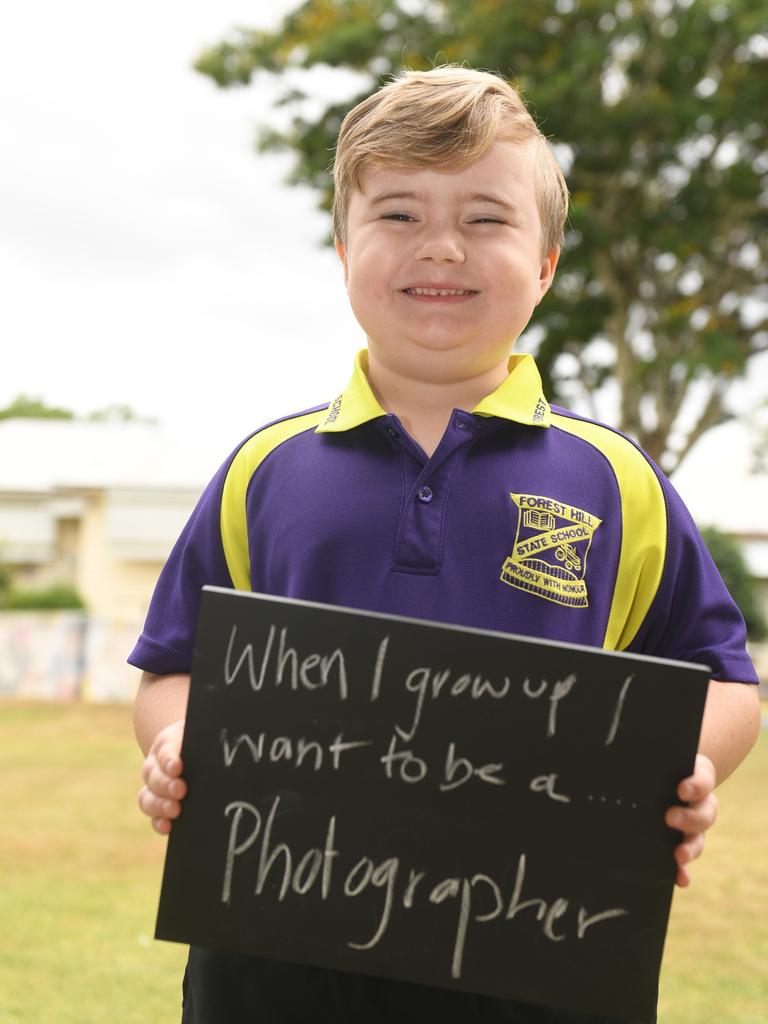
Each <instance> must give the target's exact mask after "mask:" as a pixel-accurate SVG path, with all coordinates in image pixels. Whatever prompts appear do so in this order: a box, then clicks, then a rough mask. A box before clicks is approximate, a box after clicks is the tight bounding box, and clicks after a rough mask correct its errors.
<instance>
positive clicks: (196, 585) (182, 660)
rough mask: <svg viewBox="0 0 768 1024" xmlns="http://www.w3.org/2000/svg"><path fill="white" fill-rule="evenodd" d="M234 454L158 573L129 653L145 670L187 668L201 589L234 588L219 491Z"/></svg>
mask: <svg viewBox="0 0 768 1024" xmlns="http://www.w3.org/2000/svg"><path fill="white" fill-rule="evenodd" d="M233 457H234V455H233V456H230V458H229V459H227V461H226V462H225V463H224V465H223V466H222V467H221V469H220V470H219V471H218V473H217V474H216V476H215V477H214V478H213V480H211V482H210V484H209V485H208V486H207V487H206V489H205V491H204V492H203V494H202V496H201V498H200V500H199V501H198V503H197V505H196V507H195V510H194V511H193V513H192V515H191V516H190V518H189V521H188V522H187V524H186V526H185V527H184V529H183V531H182V533H181V536H180V537H179V539H178V540H177V541H176V544H175V545H174V547H173V550H172V551H171V554H170V556H169V557H168V560H167V562H166V563H165V565H164V567H163V570H162V572H161V573H160V577H159V579H158V581H157V585H156V586H155V590H154V593H153V595H152V600H151V602H150V606H149V612H148V614H147V619H146V622H145V624H144V629H143V631H142V634H141V636H140V637H139V640H138V642H137V644H136V646H135V647H134V649H133V651H132V652H131V654H130V656H129V657H128V662H129V664H131V665H134V666H135V667H136V668H140V669H143V670H144V671H145V672H151V673H153V674H156V675H169V674H171V673H175V672H189V671H190V669H191V666H192V652H193V647H194V637H195V628H196V626H197V616H198V611H199V607H200V592H201V590H202V588H203V587H204V586H205V585H206V584H210V585H213V586H218V587H233V583H232V578H231V576H230V573H229V569H228V567H227V562H226V558H225V556H224V548H223V544H222V539H221V496H222V490H223V487H224V481H225V479H226V476H227V472H228V470H229V466H230V464H231V462H232V458H233Z"/></svg>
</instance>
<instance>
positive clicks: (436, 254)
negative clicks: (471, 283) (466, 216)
mask: <svg viewBox="0 0 768 1024" xmlns="http://www.w3.org/2000/svg"><path fill="white" fill-rule="evenodd" d="M415 255H416V259H419V260H434V262H435V263H463V262H464V258H465V256H464V245H463V243H462V240H461V237H460V236H459V233H458V232H457V231H455V230H453V229H452V228H451V227H450V226H448V225H443V226H437V225H436V226H434V227H430V228H428V229H427V230H425V232H424V233H423V235H422V236H421V238H420V239H419V243H418V245H417V247H416V254H415Z"/></svg>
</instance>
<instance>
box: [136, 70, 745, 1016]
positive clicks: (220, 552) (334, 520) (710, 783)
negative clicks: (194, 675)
mask: <svg viewBox="0 0 768 1024" xmlns="http://www.w3.org/2000/svg"><path fill="white" fill-rule="evenodd" d="M334 176H335V186H336V194H335V204H334V228H335V235H336V250H337V252H338V255H339V257H340V259H341V262H342V264H343V267H344V279H345V282H346V287H347V291H348V294H349V299H350V302H351V304H352V308H353V310H354V313H355V315H356V317H357V319H358V321H359V323H360V325H361V327H362V328H363V330H364V331H365V334H366V336H367V351H364V352H362V353H361V354H360V355H359V356H358V359H357V362H356V364H355V370H354V374H353V376H352V379H351V381H350V382H349V384H348V385H347V387H346V389H345V390H344V391H343V392H342V394H341V395H340V396H339V397H338V398H337V399H336V400H335V401H333V402H331V403H330V404H329V405H323V406H319V407H317V408H315V409H311V410H309V411H307V412H302V413H298V414H293V415H289V416H287V417H286V418H285V419H282V420H280V421H278V422H277V423H274V424H271V425H268V426H266V427H264V428H262V429H261V430H259V431H257V432H256V433H255V434H253V435H252V436H251V437H250V438H248V439H247V440H246V441H245V442H244V443H243V444H242V445H241V446H240V447H239V448H238V449H237V450H236V451H235V452H234V453H233V455H232V456H230V458H229V459H228V460H227V461H226V463H225V464H224V465H223V466H222V468H221V470H220V471H219V473H218V474H217V476H216V477H215V478H214V480H213V481H212V482H211V484H210V485H209V486H208V488H207V489H206V491H205V493H204V494H203V496H202V498H201V500H200V503H199V504H198V506H197V508H196V509H195V511H194V513H193V514H192V517H191V519H190V521H189V523H188V524H187V526H186V528H185V530H184V532H183V534H182V536H181V537H180V539H179V541H178V543H177V545H176V547H175V548H174V550H173V552H172V554H171V556H170V558H169V560H168V563H167V564H166V566H165V568H164V570H163V573H162V575H161V577H160V580H159V582H158V584H157V589H156V591H155V595H154V598H153V601H152V605H151V607H150V611H149V615H148V618H147V623H146V626H145V630H144V633H143V634H142V636H141V638H140V640H139V642H138V644H137V646H136V648H135V650H134V652H133V654H132V655H131V658H130V661H131V663H132V664H134V665H136V666H138V667H139V668H142V669H144V670H145V675H144V677H143V679H142V682H141V686H140V689H139V693H138V697H137V700H136V714H135V721H136V732H137V736H138V739H139V742H140V744H141V747H142V749H143V750H144V752H145V754H146V755H147V756H146V760H145V762H144V769H143V778H144V782H145V786H144V788H143V789H142V791H141V793H140V796H139V803H140V806H141V808H142V810H143V811H144V812H145V813H146V814H147V815H149V816H150V817H151V819H152V824H153V826H154V827H155V829H156V830H157V831H158V832H160V833H163V834H167V833H168V832H169V831H170V828H171V823H172V821H173V819H174V818H176V817H177V816H178V814H179V813H180V811H181V801H182V800H183V797H184V795H185V792H186V784H185V783H184V781H183V779H182V777H181V776H182V764H181V759H180V749H181V738H182V730H183V718H184V712H185V707H186V700H187V694H188V687H189V675H188V673H189V670H190V664H191V660H192V642H193V632H194V628H195V621H196V614H197V608H198V602H199V592H200V588H201V587H202V586H203V585H204V584H206V583H210V584H216V585H219V586H225V587H236V588H238V589H243V590H250V589H253V590H256V591H260V592H263V593H268V594H279V595H284V596H288V597H295V598H304V599H308V600H316V601H322V602H328V603H332V604H341V605H347V606H353V607H358V608H363V609H370V610H374V611H382V612H392V613H398V614H405V615H413V616H417V617H422V618H426V619H434V620H441V621H445V622H451V623H456V624H461V625H466V626H480V627H486V628H490V629H496V630H506V631H508V632H511V633H523V634H529V635H531V636H536V637H549V638H552V639H556V640H565V641H572V642H576V643H583V644H591V645H594V646H598V647H605V648H609V649H621V650H628V651H637V652H642V653H646V654H653V655H658V656H662V657H669V658H676V659H679V660H684V661H693V662H701V663H705V664H707V665H709V666H711V667H712V669H713V681H712V682H711V683H710V690H709V695H708V699H707V705H706V711H705V716H704V724H703V729H702V734H701V743H700V752H699V755H698V757H697V762H696V767H695V771H694V774H693V775H692V776H691V777H690V778H688V779H685V780H683V781H682V782H681V784H680V787H679V796H680V798H681V800H684V801H687V802H688V807H675V808H670V809H669V811H668V812H667V816H666V821H667V824H668V825H670V826H672V827H675V828H679V829H680V830H681V831H682V832H683V833H684V841H683V842H682V843H681V844H680V845H679V846H678V847H677V849H676V852H675V857H676V860H677V864H678V869H677V882H678V884H679V885H683V886H684V885H687V884H688V882H689V875H688V867H687V865H688V862H689V861H691V860H692V859H693V858H695V857H697V856H698V855H699V854H700V853H701V850H702V846H703V842H704V834H705V832H706V830H707V828H708V827H709V826H710V825H711V824H712V823H713V821H714V818H715V809H716V800H715V796H714V794H713V792H712V790H713V788H714V786H715V784H716V783H717V782H720V781H722V780H723V779H724V778H725V777H726V776H727V775H729V774H730V772H732V771H733V769H734V768H735V767H736V766H737V765H738V764H739V762H740V761H741V760H742V758H743V757H744V756H745V755H746V753H747V751H748V750H749V749H750V747H751V746H752V744H753V743H754V741H755V738H756V735H757V728H758V712H757V709H758V704H757V698H756V688H755V687H754V686H750V685H743V684H752V683H754V682H755V681H756V679H755V674H754V670H753V668H752V665H751V663H750V661H749V658H748V656H747V654H746V652H745V649H744V642H745V634H744V625H743V621H742V619H741V616H740V615H739V612H738V610H737V609H736V607H735V605H734V604H733V602H732V601H731V599H730V597H729V595H728V593H727V591H726V589H725V587H724V585H723V583H722V581H721V580H720V577H719V576H718V574H717V571H716V570H715V568H714V566H713V564H712V562H711V559H710V558H709V555H708V554H707V552H706V550H705V548H704V546H703V544H702V542H701V539H700V538H699V535H698V533H697V532H696V529H695V527H694V526H693V523H692V522H691V520H690V517H689V515H688V513H687V511H686V510H685V508H684V507H683V505H682V503H681V501H680V499H679V498H678V497H677V495H676V494H675V492H674V491H673V490H672V488H671V486H670V484H669V483H668V482H667V481H666V480H665V479H664V477H663V476H662V475H661V474H660V473H659V471H658V470H657V469H656V468H655V467H654V466H653V465H652V464H651V463H650V462H649V460H648V459H647V458H646V457H645V456H644V455H643V454H642V453H641V452H640V451H639V450H638V449H637V448H636V447H635V446H634V445H633V444H632V443H631V442H630V441H628V440H627V439H626V438H624V437H623V436H621V435H619V434H617V433H616V432H615V431H613V430H611V429H609V428H607V427H604V426H601V425H599V424H595V423H592V422H589V421H586V420H584V419H581V418H579V417H576V416H574V415H572V414H571V413H568V412H566V411H564V410H560V409H554V408H552V407H550V405H549V404H548V403H547V400H546V398H545V397H544V395H543V394H542V393H541V382H540V379H539V376H538V373H537V371H536V367H535V365H534V363H533V360H532V359H531V358H530V357H529V356H526V355H511V350H512V347H513V345H514V342H515V340H516V339H517V337H518V335H519V334H520V333H521V331H522V330H523V329H524V328H525V326H526V324H527V323H528V321H529V319H530V317H531V314H532V312H533V310H534V308H535V307H536V306H537V305H538V303H539V302H540V301H541V299H542V298H543V297H544V295H545V293H546V292H547V290H548V288H549V287H550V285H551V283H552V279H553V276H554V273H555V268H556V266H557V261H558V256H559V252H560V245H561V242H562V235H563V225H564V222H565V218H566V215H567V206H568V192H567V187H566V185H565V181H564V179H563V176H562V174H561V172H560V171H559V169H558V167H557V164H556V163H555V161H554V159H553V157H552V155H551V153H550V151H549V149H548V146H547V144H546V141H545V139H544V138H543V136H542V135H541V133H540V132H539V130H538V129H537V127H536V125H535V124H534V122H533V120H532V119H531V117H530V115H529V114H528V113H527V111H526V110H525V107H524V105H523V103H522V100H521V99H520V97H519V95H518V94H517V93H516V92H515V91H514V89H512V87H511V86H509V85H508V84H507V83H506V82H504V81H503V80H502V79H500V78H498V77H496V76H495V75H491V74H487V73H483V72H477V71H468V70H464V69H460V68H453V67H448V68H438V69H435V70H433V71H430V72H427V73H413V72H409V73H405V74H403V75H401V76H400V77H399V78H398V79H397V80H395V81H393V82H392V83H390V84H389V85H387V86H385V87H384V88H383V89H381V90H380V91H379V92H377V93H376V94H375V95H373V96H372V97H369V98H368V99H367V100H365V101H364V102H363V103H361V104H359V106H357V107H356V108H355V109H354V110H352V111H351V112H350V113H349V114H348V116H347V117H346V119H345V121H344V123H343V125H342V127H341V132H340V134H339V140H338V147H337V152H336V160H335V170H334ZM531 512H533V513H535V517H538V518H537V519H536V522H537V523H539V526H541V527H543V528H544V529H549V530H552V529H554V527H555V526H563V525H567V524H568V521H569V519H568V517H569V516H570V517H571V520H573V519H574V518H575V519H576V520H578V521H580V522H581V523H584V522H586V523H588V524H590V528H589V530H588V531H586V533H587V534H588V537H586V538H583V539H581V540H574V542H573V543H568V544H561V545H560V546H559V547H551V548H549V549H546V550H544V551H539V552H538V553H537V554H536V555H532V554H530V553H527V552H526V549H525V547H524V546H520V545H518V544H517V543H516V536H518V533H517V531H518V527H519V524H520V522H523V517H524V516H529V518H530V513H531ZM545 520H546V522H545ZM525 521H526V522H527V520H525ZM531 521H533V520H531ZM582 532H584V531H582ZM587 552H589V561H588V564H587ZM740 684H741V685H740ZM659 710H660V713H662V714H663V709H661V708H660V709H659ZM184 993H185V998H184V1011H183V1021H184V1022H186V1024H193V1022H194V1024H203V1022H204V1024H235V1022H241V1021H243V1022H245V1021H248V1022H250V1021H255V1020H257V1019H259V1020H261V1019H263V1020H266V1021H275V1022H280V1024H284V1022H288V1021H297V1022H298V1021H308V1022H309V1021H311V1022H317V1021H325V1020H334V1021H347V1020H349V1021H352V1020H354V1021H364V1022H370V1021H376V1020H390V1021H411V1020H412V1021H424V1020H429V1019H432V1017H433V1016H436V1015H439V1019H441V1021H443V1022H445V1021H462V1022H467V1024H468V1022H470V1021H479V1020H483V1021H486V1020H487V1021H526V1022H539V1021H558V1022H566V1021H573V1022H575V1021H582V1022H584V1021H588V1020H593V1021H596V1020H597V1019H598V1018H588V1017H585V1016H584V1015H581V1014H568V1013H565V1012H562V1011H554V1010H547V1009H545V1008H542V1007H533V1006H524V1005H522V1004H519V1003H514V1002H507V1001H504V1000H498V999H487V998H482V997H479V996H474V995H467V994H465V993H455V992H448V991H443V990H439V989H432V988H428V987H426V986H418V985H410V984H406V983H399V982H391V981H385V980H381V979H375V978H367V977H363V976H358V975H352V974H348V973H343V972H334V971H327V970H321V969H319V968H309V967H300V966H297V965H287V964H281V963H277V962H271V961H267V960H261V959H256V958H250V957H244V956H239V955H232V954H224V953H217V952H213V951H208V950H203V949H195V948H193V949H192V950H191V951H190V959H189V964H188V967H187V973H186V976H185V980H184ZM600 1019H602V1018H600Z"/></svg>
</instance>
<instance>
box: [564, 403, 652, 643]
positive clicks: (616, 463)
mask: <svg viewBox="0 0 768 1024" xmlns="http://www.w3.org/2000/svg"><path fill="white" fill-rule="evenodd" d="M552 426H553V427H559V428H560V429H561V430H564V431H566V432H567V433H569V434H574V435H575V436H576V437H580V438H582V440H584V441H586V442H587V443H588V444H591V445H592V446H593V447H594V448H597V450H598V451H600V452H602V454H603V455H604V456H605V458H606V459H607V460H608V462H609V463H610V465H611V467H612V468H613V472H614V474H615V475H616V480H617V482H618V486H619V495H620V498H621V516H622V528H621V552H620V555H619V567H618V571H617V574H616V585H615V587H614V592H613V600H612V601H611V611H610V615H609V617H608V625H607V627H606V631H605V637H604V639H603V647H604V648H605V649H606V650H609V651H616V650H618V651H623V650H625V649H626V648H627V647H628V646H629V645H630V643H631V642H632V640H633V639H634V637H635V635H636V634H637V631H638V630H639V628H640V626H641V625H642V623H643V620H644V619H645V616H646V615H647V614H648V610H649V608H650V607H651V602H652V601H653V599H654V597H655V596H656V592H657V590H658V588H659V584H660V583H661V576H662V572H663V570H664V559H665V558H666V551H667V510H666V504H665V502H664V494H663V492H662V489H661V484H660V483H659V480H658V477H657V476H656V474H655V473H654V471H653V469H652V468H651V466H650V465H649V463H648V461H647V459H646V458H645V456H644V455H643V454H642V452H640V451H638V449H637V448H635V446H634V445H633V444H632V443H631V442H629V441H628V440H627V439H626V438H624V437H622V436H621V435H620V434H617V433H616V432H615V431H613V430H610V429H609V428H608V427H602V426H599V425H598V424H596V423H586V422H584V421H583V420H576V419H571V418H570V417H568V416H561V415H559V414H558V413H553V414H552Z"/></svg>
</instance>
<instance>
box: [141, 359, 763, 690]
mask: <svg viewBox="0 0 768 1024" xmlns="http://www.w3.org/2000/svg"><path fill="white" fill-rule="evenodd" d="M366 368H367V354H366V353H365V352H362V353H360V354H359V355H358V358H357V360H356V364H355V370H354V373H353V376H352V379H351V380H350V382H349V384H348V385H347V387H346V388H345V390H344V391H343V392H342V393H341V395H339V397H338V398H336V399H335V400H334V401H333V402H331V403H330V404H329V405H323V406H319V407H317V408H316V409H311V410H308V411H305V412H301V413H297V414H295V415H291V416H288V417H286V418H285V419H282V420H279V421H277V422H276V423H272V424H269V425H267V426H265V427H263V428H262V429H260V430H258V431H256V433H254V434H252V435H251V436H250V437H249V438H247V439H246V440H245V441H244V442H243V444H241V445H240V446H239V447H238V448H237V449H236V450H235V452H233V454H232V455H231V456H230V457H229V458H228V459H227V460H226V462H225V463H224V465H223V466H222V467H221V469H220V470H219V472H218V473H217V474H216V476H215V477H214V478H213V480H212V481H211V483H210V484H209V485H208V487H207V488H206V490H205V492H204V493H203V495H202V497H201V499H200V501H199V503H198V505H197V507H196V509H195V510H194V512H193V513H192V516H191V518H190V520H189V522H188V523H187V525H186V527H185V529H184V531H183V533H182V534H181V536H180V538H179V540H178V542H177V543H176V545H175V547H174V549H173V551H172V552H171V555H170V557H169V559H168V561H167V563H166V565H165V567H164V569H163V571H162V573H161V575H160V579H159V581H158V584H157V587H156V590H155V593H154V596H153V599H152V603H151V605H150V609H149V614H148V616H147V621H146V625H145V628H144V631H143V633H142V635H141V637H140V639H139V641H138V643H137V645H136V647H135V649H134V650H133V652H132V654H131V656H130V658H129V661H130V662H131V664H133V665H135V666H137V667H139V668H142V669H144V670H146V671H148V672H151V673H157V674H161V675H162V674H167V673H173V672H188V671H189V669H190V666H191V661H192V649H193V638H194V630H195V624H196V620H197V611H198V605H199V597H200V588H201V587H202V586H203V585H204V584H214V585H217V586H222V587H235V588H237V589H241V590H254V591H259V592H261V593H264V594H274V595H280V596H284V597H293V598H301V599H304V600H310V601H320V602H325V603H329V604H338V605H346V606H349V607H353V608H361V609H366V610H371V611H379V612H389V613H395V614H399V615H410V616H415V617H417V618H424V619H432V620H437V621H441V622H447V623H455V624H458V625H463V626H475V627H481V628H486V629H493V630H503V631H506V632H509V633H517V634H524V635H528V636H533V637H542V638H549V639H554V640H563V641H569V642H573V643H580V644H587V645H590V646H595V647H604V648H607V649H613V650H629V651H635V652H640V653H645V654H652V655H657V656H659V657H667V658H674V659H679V660H681V661H691V662H696V663H699V664H705V665H708V666H709V667H710V668H711V669H712V675H713V677H714V678H715V679H722V680H736V681H742V682H756V681H757V680H756V676H755V672H754V668H753V666H752V664H751V661H750V659H749V657H748V655H747V653H746V650H745V640H746V634H745V628H744V622H743V619H742V617H741V615H740V613H739V611H738V609H737V607H736V606H735V604H734V602H733V601H732V599H731V597H730V595H729V594H728V592H727V590H726V588H725V585H724V584H723V582H722V579H721V578H720V576H719V574H718V572H717V569H716V568H715V566H714V564H713V562H712V560H711V558H710V556H709V553H708V552H707V550H706V548H705V546H704V544H703V542H702V540H701V538H700V536H699V533H698V531H697V529H696V527H695V526H694V524H693V522H692V520H691V517H690V515H689V513H688V511H687V509H686V508H685V506H684V505H683V503H682V501H681V500H680V498H679V497H678V495H677V494H676V492H675V491H674V489H673V488H672V486H671V484H670V483H669V481H668V480H667V479H666V478H665V477H664V476H663V474H662V473H661V472H660V471H659V470H658V469H657V468H656V467H655V466H654V465H653V463H652V462H651V461H650V460H649V459H648V457H647V456H646V455H645V454H644V453H643V452H641V451H640V450H639V449H638V448H637V447H636V445H634V444H633V442H631V441H630V440H628V439H627V438H626V437H624V436H623V435H621V434H619V433H618V432H616V431H614V430H612V429H610V428H609V427H605V426H602V425H600V424H597V423H593V422H591V421H588V420H585V419H582V418H580V417H577V416H574V415H573V414H572V413H569V412H566V411H565V410H562V409H556V408H552V407H550V405H549V404H548V403H547V401H546V399H545V398H544V395H543V394H542V391H541V380H540V377H539V374H538V372H537V370H536V367H535V364H534V362H533V360H532V358H531V357H530V356H527V355H515V356H513V357H512V358H511V360H510V373H509V376H508V377H507V379H506V380H505V381H504V382H503V383H502V384H501V386H500V387H499V388H497V389H496V391H494V392H493V393H492V394H490V395H488V396H487V397H486V398H485V399H483V401H482V402H480V403H479V405H477V406H476V407H475V408H474V409H473V410H472V411H471V412H465V411H462V410H459V409H456V410H454V412H453V414H452V416H451V419H450V422H449V423H448V426H447V428H446V431H445V434H444V435H443V438H442V440H441V441H440V444H439V445H438V447H437V449H436V451H435V452H434V454H433V455H432V457H431V458H427V457H426V455H425V453H424V452H423V451H422V449H421V448H420V446H419V445H418V444H417V443H416V442H415V441H414V440H413V439H412V438H411V437H409V435H408V434H407V432H406V431H405V430H404V429H403V427H402V424H401V423H400V422H399V420H398V418H397V417H396V416H394V415H392V414H391V413H389V414H388V413H386V412H385V410H384V409H382V408H381V406H380V405H379V403H378V401H377V400H376V398H375V396H374V395H373V392H372V391H371V388H370V386H369V384H368V381H367V378H366V374H365V371H366Z"/></svg>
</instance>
